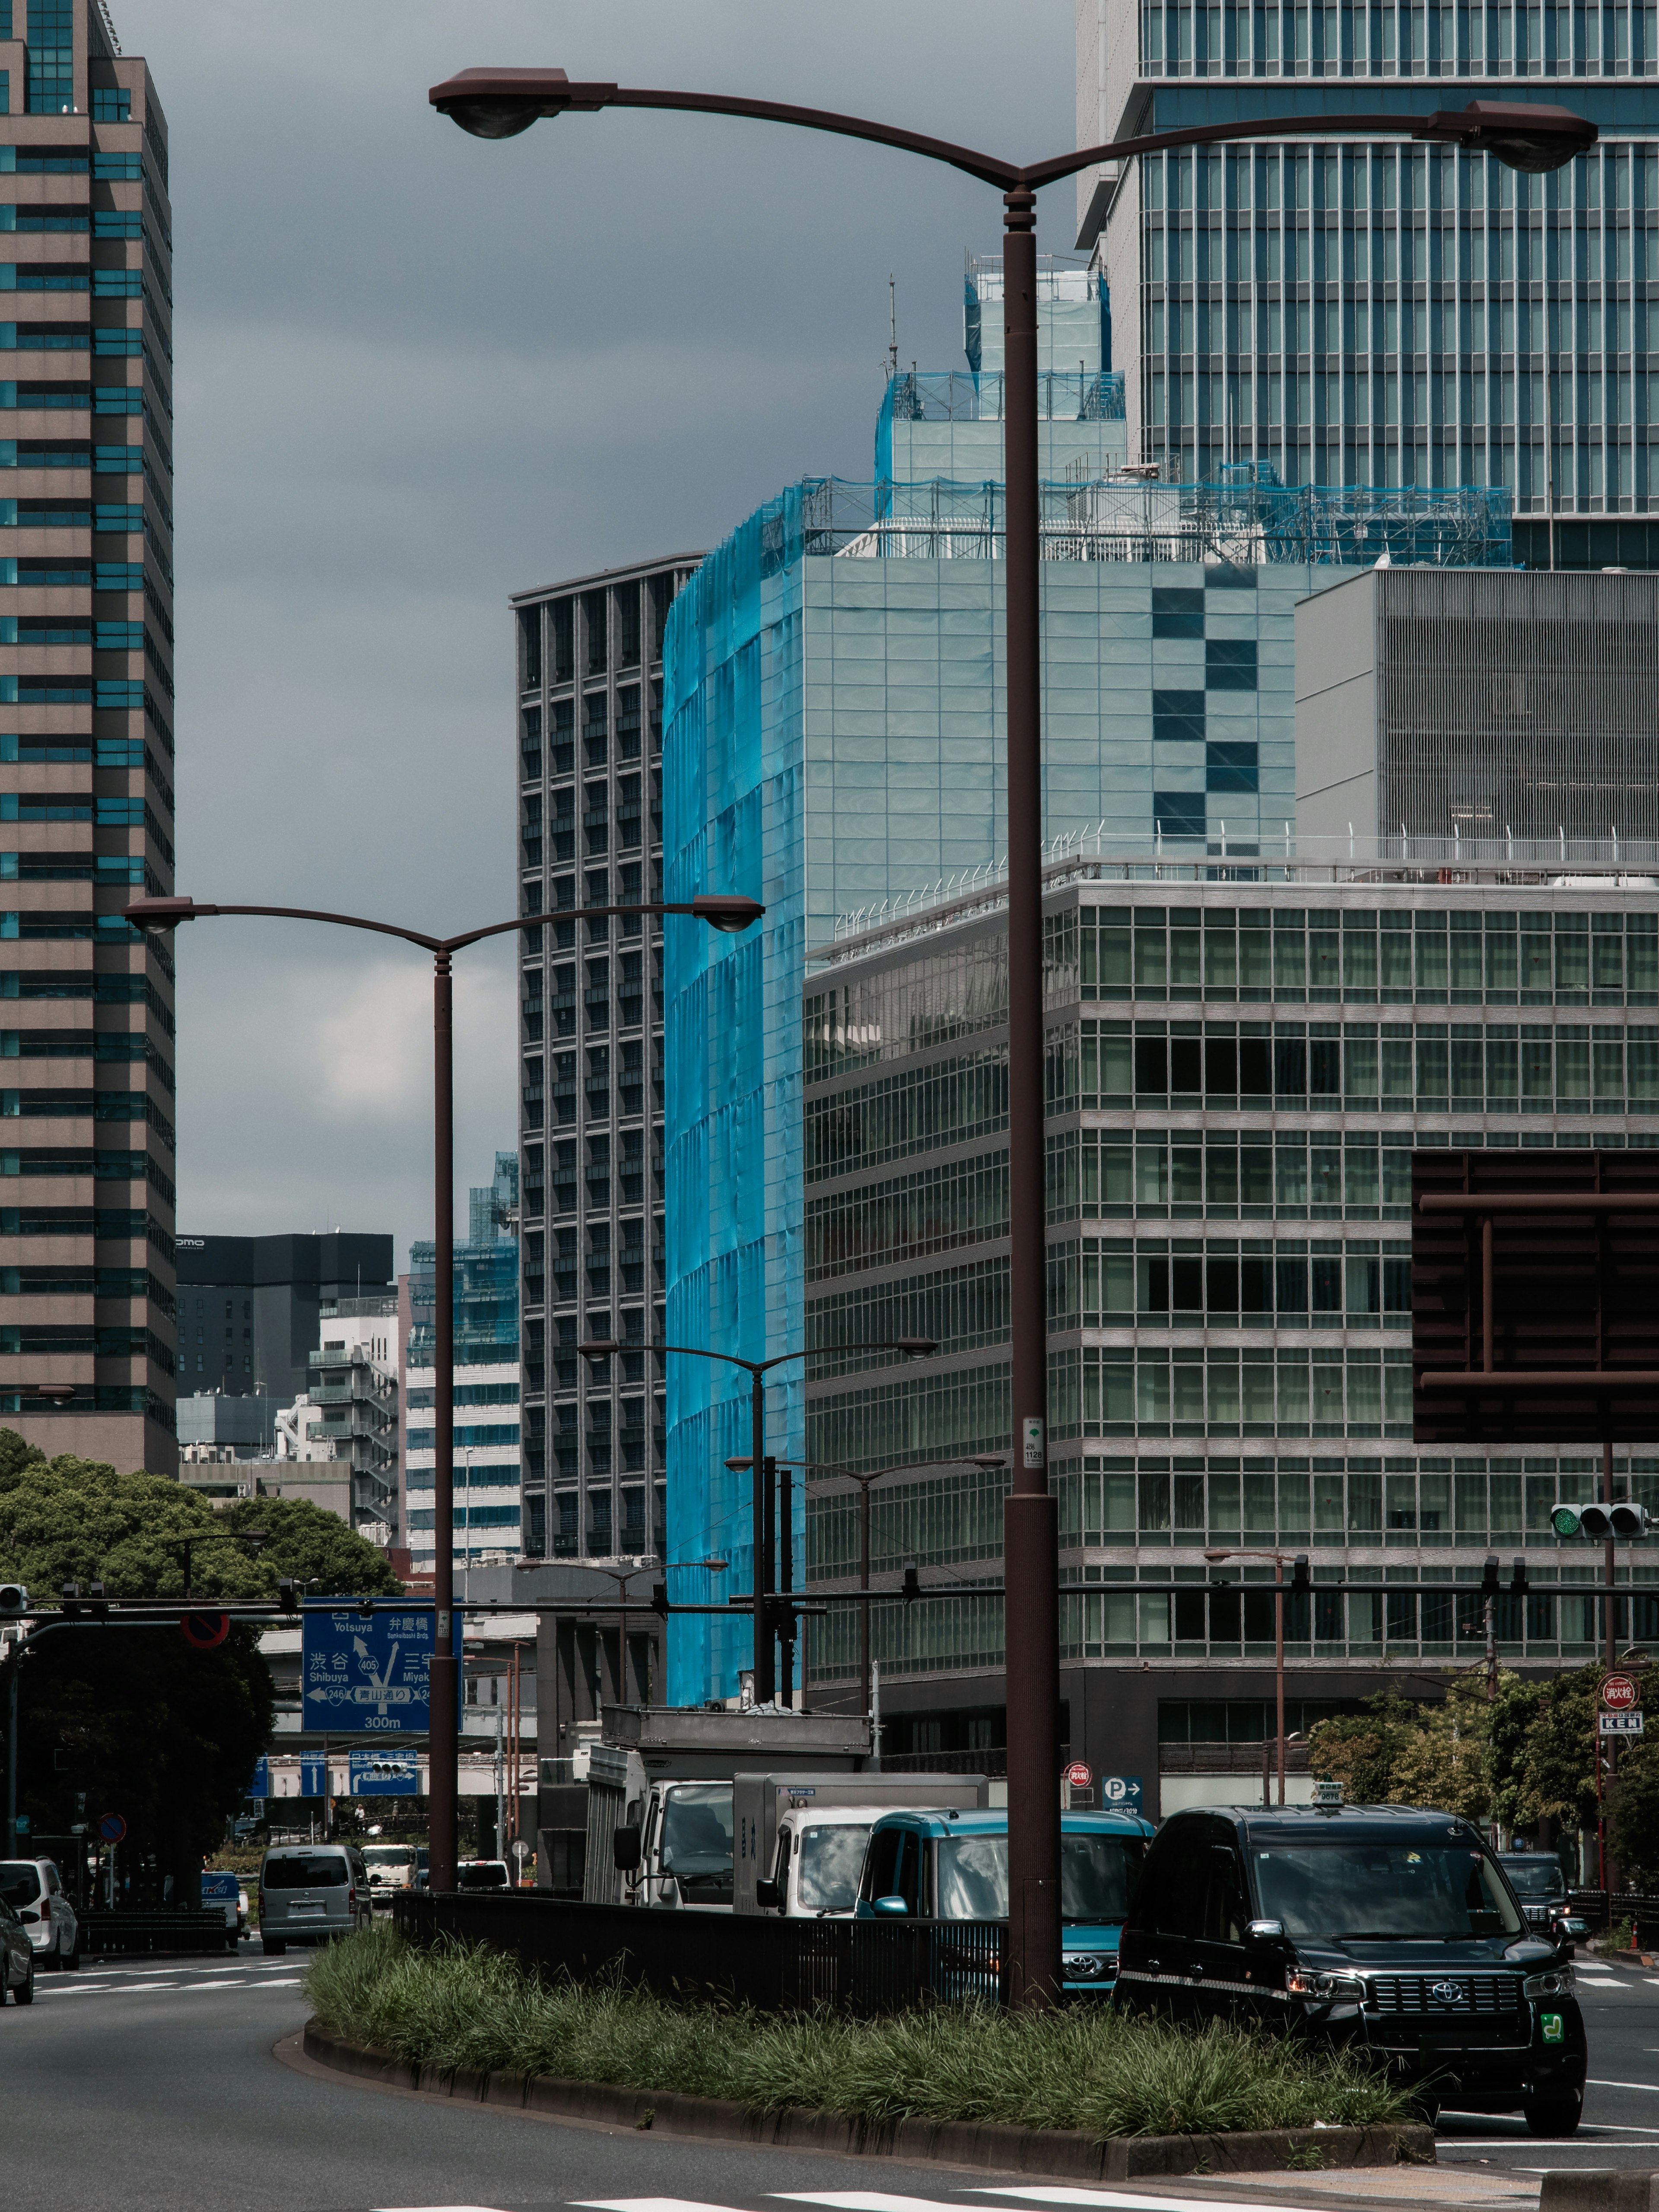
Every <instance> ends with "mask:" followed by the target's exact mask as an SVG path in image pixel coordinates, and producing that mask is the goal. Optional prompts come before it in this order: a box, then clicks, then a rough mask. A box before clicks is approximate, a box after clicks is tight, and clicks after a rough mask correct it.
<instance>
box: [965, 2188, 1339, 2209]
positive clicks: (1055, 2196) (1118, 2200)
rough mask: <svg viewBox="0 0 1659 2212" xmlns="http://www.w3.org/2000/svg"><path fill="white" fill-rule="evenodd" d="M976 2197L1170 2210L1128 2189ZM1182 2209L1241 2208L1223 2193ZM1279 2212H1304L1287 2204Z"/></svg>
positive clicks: (1011, 2191) (1165, 2202)
mask: <svg viewBox="0 0 1659 2212" xmlns="http://www.w3.org/2000/svg"><path fill="white" fill-rule="evenodd" d="M969 2195H970V2196H973V2197H1023V2198H1024V2199H1025V2200H1027V2201H1028V2202H1029V2203H1034V2204H1097V2205H1104V2206H1108V2207H1109V2208H1112V2212H1170V2199H1169V2198H1168V2197H1142V2196H1139V2195H1137V2194H1136V2192H1135V2191H1133V2190H1127V2189H1058V2188H1056V2189H1019V2188H1008V2189H974V2190H970V2191H969ZM1180 2203H1181V2212H1238V2207H1237V2202H1236V2201H1233V2200H1230V2199H1228V2198H1226V2197H1182V2199H1181V2200H1180ZM1280 2212H1304V2208H1303V2207H1301V2206H1299V2205H1294V2204H1287V2205H1285V2206H1283V2207H1282V2208H1280Z"/></svg>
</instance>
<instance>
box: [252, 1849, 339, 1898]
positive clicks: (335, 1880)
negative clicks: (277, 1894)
mask: <svg viewBox="0 0 1659 2212" xmlns="http://www.w3.org/2000/svg"><path fill="white" fill-rule="evenodd" d="M346 1880H347V1874H346V1863H345V1858H344V1855H343V1854H342V1855H341V1856H340V1857H335V1856H334V1854H333V1853H332V1852H323V1851H319V1852H318V1853H317V1854H316V1855H315V1856H314V1857H313V1856H311V1855H310V1854H308V1853H307V1855H305V1856H303V1857H295V1858H291V1859H267V1860H266V1861H265V1863H264V1869H263V1871H262V1872H261V1874H260V1876H259V1881H260V1883H261V1886H262V1887H264V1888H266V1889H343V1888H344V1887H345V1886H346Z"/></svg>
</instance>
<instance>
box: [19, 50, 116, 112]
mask: <svg viewBox="0 0 1659 2212" xmlns="http://www.w3.org/2000/svg"><path fill="white" fill-rule="evenodd" d="M29 60H30V64H31V65H32V64H33V60H34V56H33V52H31V53H30V56H29ZM29 75H30V81H31V83H32V82H33V66H31V68H30V72H29ZM29 112H31V114H33V113H36V112H39V111H38V110H37V109H36V108H35V106H34V102H33V100H30V102H29ZM61 112H63V113H64V114H68V113H69V112H70V111H69V109H68V108H67V107H65V108H64V109H63V110H62V111H61ZM92 119H93V121H94V123H131V120H132V94H131V93H130V92H112V91H108V90H102V89H100V88H96V87H94V90H93V95H92Z"/></svg>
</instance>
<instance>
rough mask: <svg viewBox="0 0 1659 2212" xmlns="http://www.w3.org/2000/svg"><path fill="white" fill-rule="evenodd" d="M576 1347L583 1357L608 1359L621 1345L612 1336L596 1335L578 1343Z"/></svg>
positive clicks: (620, 1348)
mask: <svg viewBox="0 0 1659 2212" xmlns="http://www.w3.org/2000/svg"><path fill="white" fill-rule="evenodd" d="M576 1349H577V1351H578V1352H580V1354H581V1356H582V1358H584V1359H609V1358H610V1357H611V1353H612V1352H620V1351H621V1350H622V1346H621V1345H620V1344H618V1343H617V1340H616V1339H615V1337H613V1336H596V1337H594V1338H592V1340H590V1341H589V1342H588V1343H586V1344H579V1345H578V1346H576Z"/></svg>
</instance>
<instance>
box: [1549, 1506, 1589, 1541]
mask: <svg viewBox="0 0 1659 2212" xmlns="http://www.w3.org/2000/svg"><path fill="white" fill-rule="evenodd" d="M1550 1526H1551V1528H1553V1529H1554V1531H1555V1533H1556V1534H1557V1535H1558V1536H1577V1534H1579V1533H1580V1531H1581V1528H1582V1526H1583V1524H1582V1522H1581V1521H1580V1518H1579V1513H1578V1508H1577V1506H1576V1505H1558V1506H1557V1507H1556V1508H1555V1510H1554V1511H1553V1513H1552V1514H1551V1515H1550Z"/></svg>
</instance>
